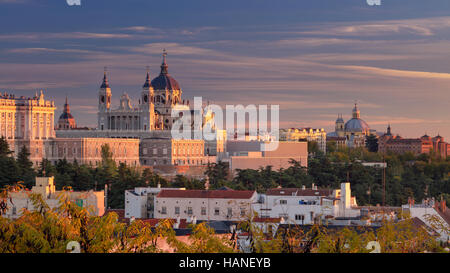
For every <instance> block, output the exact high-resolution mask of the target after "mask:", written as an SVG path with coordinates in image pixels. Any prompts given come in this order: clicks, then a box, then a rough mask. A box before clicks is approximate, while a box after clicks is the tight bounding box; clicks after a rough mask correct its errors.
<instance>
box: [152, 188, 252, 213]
mask: <svg viewBox="0 0 450 273" xmlns="http://www.w3.org/2000/svg"><path fill="white" fill-rule="evenodd" d="M257 196H258V195H257V193H256V191H237V190H230V189H223V190H162V191H161V192H160V193H159V194H158V195H157V196H156V201H155V218H159V219H160V218H169V219H176V218H178V217H179V218H181V219H188V218H189V219H194V218H195V219H196V220H205V221H240V220H244V219H246V218H247V217H250V215H252V213H253V211H252V206H253V204H255V203H256V202H257Z"/></svg>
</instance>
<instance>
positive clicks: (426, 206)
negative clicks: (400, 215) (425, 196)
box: [402, 198, 450, 242]
mask: <svg viewBox="0 0 450 273" xmlns="http://www.w3.org/2000/svg"><path fill="white" fill-rule="evenodd" d="M402 211H404V212H405V211H406V212H409V214H410V217H411V218H419V219H420V220H421V221H422V222H423V223H425V224H426V225H427V226H428V227H430V228H432V229H434V230H435V231H436V232H437V233H438V234H439V235H440V236H439V240H441V241H443V242H450V234H449V231H450V211H449V210H448V209H447V205H446V203H445V201H440V202H437V201H435V200H434V198H433V199H429V200H424V201H422V204H414V200H412V199H410V200H409V202H408V204H406V205H403V206H402ZM431 218H434V219H435V220H437V221H438V223H434V225H433V224H432V223H431V222H432V221H433V220H431ZM430 220H431V222H430Z"/></svg>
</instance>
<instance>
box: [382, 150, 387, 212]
mask: <svg viewBox="0 0 450 273" xmlns="http://www.w3.org/2000/svg"><path fill="white" fill-rule="evenodd" d="M385 163H386V161H385V159H384V155H383V176H382V179H383V207H384V206H385V205H386V167H385Z"/></svg>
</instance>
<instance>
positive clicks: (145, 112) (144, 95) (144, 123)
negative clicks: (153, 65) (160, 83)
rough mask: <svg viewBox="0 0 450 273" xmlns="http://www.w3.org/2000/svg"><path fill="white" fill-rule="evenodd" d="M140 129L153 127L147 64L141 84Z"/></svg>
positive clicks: (151, 128) (145, 129)
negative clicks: (144, 77) (143, 81)
mask: <svg viewBox="0 0 450 273" xmlns="http://www.w3.org/2000/svg"><path fill="white" fill-rule="evenodd" d="M139 107H140V108H141V124H140V127H141V130H144V131H150V130H153V129H154V128H155V104H154V90H153V86H152V85H151V82H150V68H149V67H148V66H147V76H146V79H145V83H144V85H143V86H142V92H141V100H140V106H139Z"/></svg>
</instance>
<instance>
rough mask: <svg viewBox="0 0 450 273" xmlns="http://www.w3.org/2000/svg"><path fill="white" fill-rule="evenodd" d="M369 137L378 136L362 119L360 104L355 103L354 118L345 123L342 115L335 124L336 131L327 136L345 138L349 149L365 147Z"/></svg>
mask: <svg viewBox="0 0 450 273" xmlns="http://www.w3.org/2000/svg"><path fill="white" fill-rule="evenodd" d="M369 135H376V131H375V130H372V129H370V127H369V125H368V124H367V122H365V121H364V120H363V119H361V112H360V111H359V108H358V104H356V103H355V107H354V108H353V111H352V118H351V119H350V120H348V121H347V122H344V119H343V117H342V115H339V116H338V119H337V120H336V123H335V131H334V132H332V133H329V134H327V137H330V138H334V137H338V138H343V137H345V139H346V144H347V146H348V147H364V146H365V144H366V137H367V136H369Z"/></svg>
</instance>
